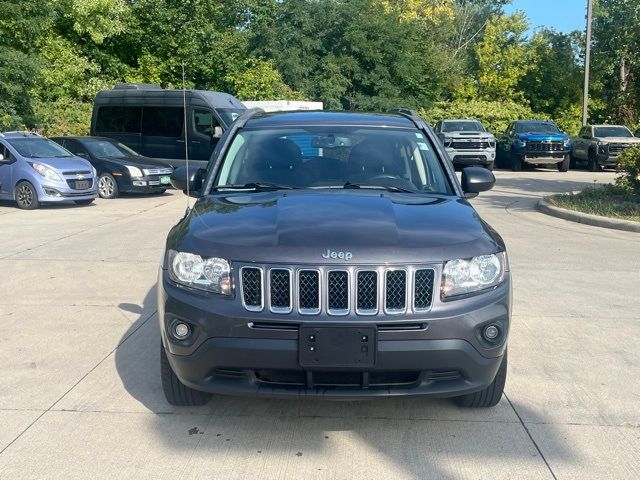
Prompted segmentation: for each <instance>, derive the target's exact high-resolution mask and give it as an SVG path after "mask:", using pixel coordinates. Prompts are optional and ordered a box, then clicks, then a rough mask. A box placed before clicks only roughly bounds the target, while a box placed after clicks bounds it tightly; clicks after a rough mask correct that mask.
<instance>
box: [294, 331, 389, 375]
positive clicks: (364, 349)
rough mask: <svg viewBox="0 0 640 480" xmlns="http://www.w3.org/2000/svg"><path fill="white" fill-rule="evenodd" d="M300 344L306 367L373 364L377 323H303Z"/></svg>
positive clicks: (340, 366) (301, 355)
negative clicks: (322, 324)
mask: <svg viewBox="0 0 640 480" xmlns="http://www.w3.org/2000/svg"><path fill="white" fill-rule="evenodd" d="M298 335H299V337H298V348H299V359H300V366H302V367H305V368H371V367H373V366H375V363H376V354H377V352H376V350H377V344H378V343H377V329H376V327H347V326H344V327H343V326H331V327H326V326H302V327H300V330H299V334H298Z"/></svg>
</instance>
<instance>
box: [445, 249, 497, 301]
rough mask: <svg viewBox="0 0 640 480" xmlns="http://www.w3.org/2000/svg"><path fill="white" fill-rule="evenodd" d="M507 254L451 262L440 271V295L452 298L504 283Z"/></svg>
mask: <svg viewBox="0 0 640 480" xmlns="http://www.w3.org/2000/svg"><path fill="white" fill-rule="evenodd" d="M506 271H507V254H506V253H505V252H501V253H496V254H495V255H480V256H479V257H473V258H471V259H459V260H451V261H449V262H447V263H445V265H444V269H443V270H442V295H443V296H444V297H453V296H456V295H464V294H466V293H472V292H477V291H479V290H484V289H485V288H491V287H494V286H496V285H498V284H500V283H502V282H503V281H504V277H505V274H506Z"/></svg>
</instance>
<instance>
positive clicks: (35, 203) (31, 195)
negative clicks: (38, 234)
mask: <svg viewBox="0 0 640 480" xmlns="http://www.w3.org/2000/svg"><path fill="white" fill-rule="evenodd" d="M14 198H15V201H16V203H17V204H18V208H21V209H22V210H35V209H36V208H38V207H39V206H40V201H39V200H38V192H36V189H35V188H34V187H33V185H31V183H29V182H27V181H26V180H23V181H22V182H20V183H18V185H16V190H15V194H14Z"/></svg>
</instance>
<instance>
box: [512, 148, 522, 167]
mask: <svg viewBox="0 0 640 480" xmlns="http://www.w3.org/2000/svg"><path fill="white" fill-rule="evenodd" d="M511 171H513V172H521V171H522V157H521V156H520V155H518V154H516V153H513V152H512V153H511Z"/></svg>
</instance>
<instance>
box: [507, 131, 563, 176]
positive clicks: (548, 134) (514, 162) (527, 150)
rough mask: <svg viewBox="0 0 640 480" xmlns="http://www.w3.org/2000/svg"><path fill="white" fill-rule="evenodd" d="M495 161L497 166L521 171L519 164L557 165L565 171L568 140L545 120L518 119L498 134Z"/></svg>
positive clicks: (560, 169)
mask: <svg viewBox="0 0 640 480" xmlns="http://www.w3.org/2000/svg"><path fill="white" fill-rule="evenodd" d="M496 150H497V151H496V156H497V158H496V164H497V166H498V167H500V168H509V167H510V168H511V169H512V170H513V171H514V172H519V171H520V170H522V167H523V165H524V164H525V163H526V164H529V165H545V166H550V165H557V167H558V170H559V171H561V172H566V171H567V170H569V161H570V159H569V153H570V152H571V139H570V138H569V136H568V135H567V134H566V133H563V132H561V131H560V129H559V128H558V126H557V125H556V124H555V123H553V122H550V121H546V120H518V121H516V122H513V123H512V124H511V125H509V127H508V128H507V131H506V132H505V133H503V134H502V135H500V136H499V137H498V144H497V149H496Z"/></svg>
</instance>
